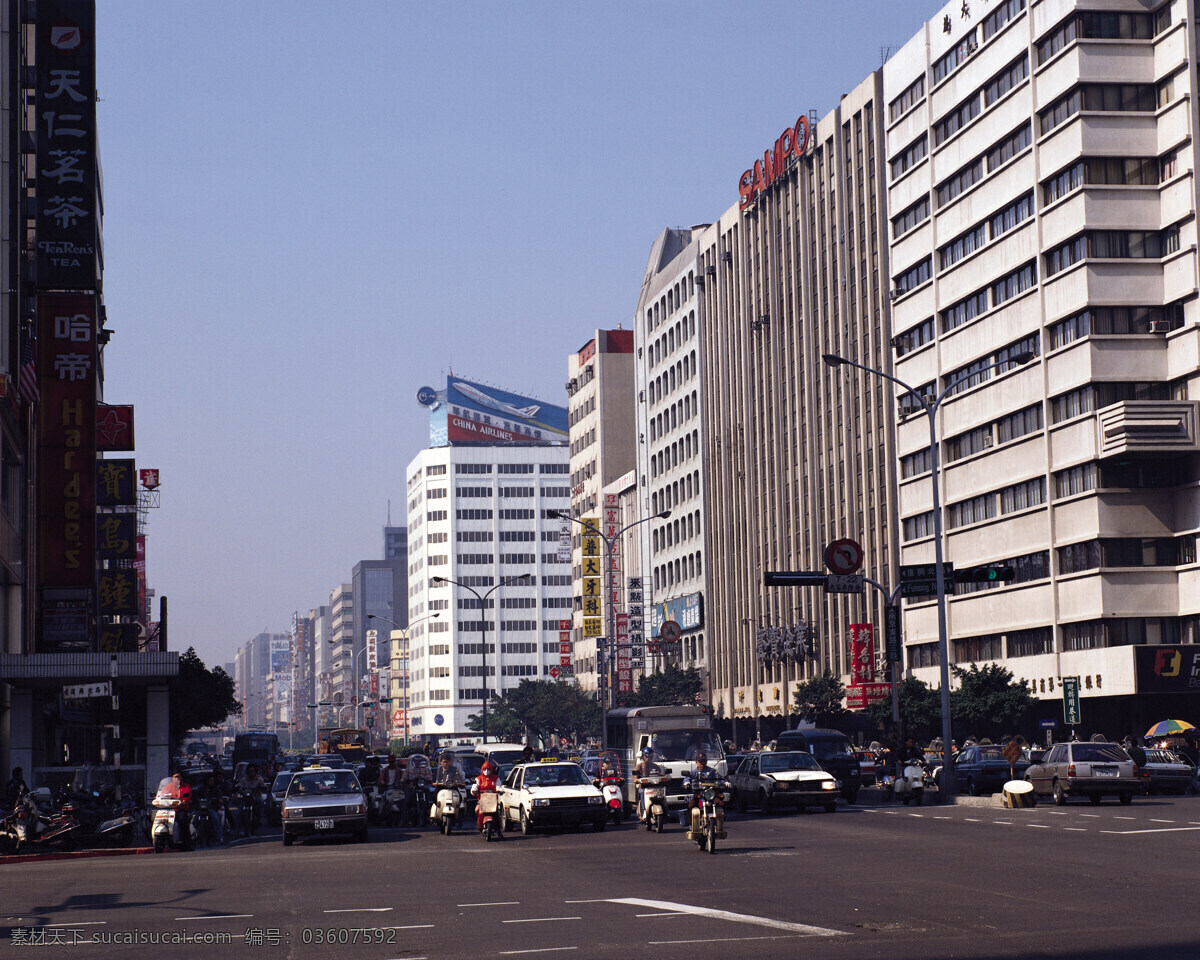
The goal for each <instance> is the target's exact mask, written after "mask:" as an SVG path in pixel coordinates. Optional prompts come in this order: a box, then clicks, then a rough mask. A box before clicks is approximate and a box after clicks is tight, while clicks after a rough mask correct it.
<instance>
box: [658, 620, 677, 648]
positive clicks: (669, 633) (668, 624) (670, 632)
mask: <svg viewBox="0 0 1200 960" xmlns="http://www.w3.org/2000/svg"><path fill="white" fill-rule="evenodd" d="M658 635H659V636H660V637H662V638H663V640H665V641H666V642H667V643H674V642H675V641H676V640H678V639H679V638H680V637H682V636H683V627H681V626H680V625H679V624H678V623H677V622H676V621H674V620H664V621H663V625H662V626H661V627H659V628H658Z"/></svg>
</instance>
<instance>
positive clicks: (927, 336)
mask: <svg viewBox="0 0 1200 960" xmlns="http://www.w3.org/2000/svg"><path fill="white" fill-rule="evenodd" d="M932 341H933V317H929V318H928V319H927V320H923V321H921V322H920V323H918V324H917V325H916V326H915V327H913V328H912V329H910V330H905V331H904V333H899V334H897V335H896V336H895V337H893V338H892V343H893V345H894V346H895V348H896V356H897V357H903V356H904V355H905V354H908V353H912V352H913V351H914V350H916V349H917V348H918V347H923V346H925V344H927V343H931V342H932Z"/></svg>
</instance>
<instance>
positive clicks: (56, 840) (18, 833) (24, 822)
mask: <svg viewBox="0 0 1200 960" xmlns="http://www.w3.org/2000/svg"><path fill="white" fill-rule="evenodd" d="M80 829H81V828H80V824H79V821H78V820H77V819H75V817H74V816H72V815H71V814H70V813H69V812H64V811H62V810H59V811H57V812H54V813H49V814H43V813H42V812H41V810H40V808H39V807H38V802H37V799H36V798H35V796H34V794H33V793H31V792H29V791H26V792H25V793H22V794H21V796H20V797H18V798H17V804H16V806H15V807H13V810H12V812H11V813H10V814H9V815H8V816H7V817H6V818H5V819H4V823H3V826H2V827H0V831H2V832H3V833H4V835H5V842H4V845H5V846H6V847H9V848H10V849H11V850H12V851H13V852H14V853H19V852H20V851H21V850H22V848H25V847H43V846H44V847H55V846H57V847H62V848H64V849H67V850H70V849H72V848H74V846H75V844H76V842H77V841H78V838H79V833H80Z"/></svg>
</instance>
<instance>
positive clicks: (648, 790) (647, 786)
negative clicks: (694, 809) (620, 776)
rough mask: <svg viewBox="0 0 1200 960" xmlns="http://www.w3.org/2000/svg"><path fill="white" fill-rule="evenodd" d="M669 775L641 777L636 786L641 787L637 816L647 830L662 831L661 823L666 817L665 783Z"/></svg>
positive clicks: (667, 781)
mask: <svg viewBox="0 0 1200 960" xmlns="http://www.w3.org/2000/svg"><path fill="white" fill-rule="evenodd" d="M670 779H671V778H670V777H666V776H657V777H642V778H641V779H639V780H638V786H639V787H641V788H642V798H641V804H640V806H639V808H638V818H639V819H640V820H641V821H642V823H644V824H645V825H646V829H647V830H653V831H654V832H655V833H662V830H663V823H665V822H666V819H667V784H668V783H669V782H670Z"/></svg>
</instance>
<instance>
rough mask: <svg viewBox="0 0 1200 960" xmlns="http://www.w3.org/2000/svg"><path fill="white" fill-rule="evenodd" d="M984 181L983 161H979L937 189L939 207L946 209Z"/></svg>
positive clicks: (972, 163) (964, 168) (970, 164)
mask: <svg viewBox="0 0 1200 960" xmlns="http://www.w3.org/2000/svg"><path fill="white" fill-rule="evenodd" d="M982 179H983V160H982V158H981V159H978V160H975V161H973V162H971V163H969V164H968V165H967V166H965V167H963V168H962V169H961V170H959V171H958V172H957V173H956V174H954V176H952V177H951V178H950V179H949V180H947V181H945V182H944V183H941V184H938V187H937V205H938V206H939V207H944V206H945V205H946V204H948V203H949V202H950V201H951V200H953V199H954V198H955V197H957V196H959V195H960V194H961V193H962V192H963V191H965V190H967V189H968V188H969V187H972V186H974V185H975V184H976V183H978V182H979V181H980V180H982Z"/></svg>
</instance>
